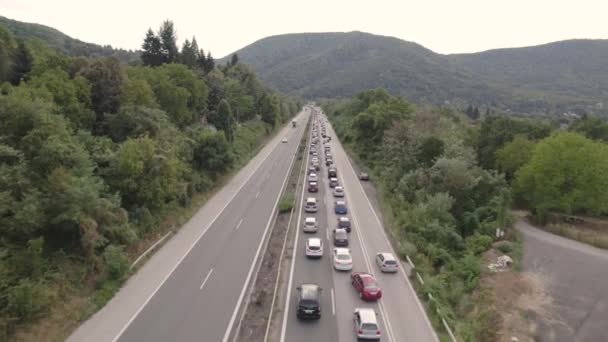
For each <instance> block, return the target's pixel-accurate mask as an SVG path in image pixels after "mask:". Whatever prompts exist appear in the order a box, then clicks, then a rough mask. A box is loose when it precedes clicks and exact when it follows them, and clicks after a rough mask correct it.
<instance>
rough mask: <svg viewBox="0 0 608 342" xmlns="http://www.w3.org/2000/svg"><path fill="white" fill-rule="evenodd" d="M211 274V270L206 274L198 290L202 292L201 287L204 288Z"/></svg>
mask: <svg viewBox="0 0 608 342" xmlns="http://www.w3.org/2000/svg"><path fill="white" fill-rule="evenodd" d="M211 273H213V268H212V269H211V270H210V271H209V273H207V276H206V277H205V280H203V283H202V284H201V287H200V288H199V290H202V289H203V287H205V284H206V283H207V280H209V277H210V276H211Z"/></svg>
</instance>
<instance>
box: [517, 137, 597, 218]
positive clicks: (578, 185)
mask: <svg viewBox="0 0 608 342" xmlns="http://www.w3.org/2000/svg"><path fill="white" fill-rule="evenodd" d="M514 188H515V192H516V194H517V195H518V196H519V198H521V199H523V200H524V201H526V202H527V203H528V204H529V205H530V206H531V207H532V208H533V209H534V211H535V212H536V214H537V215H539V218H541V219H543V218H544V216H545V214H546V213H547V212H548V211H549V210H560V211H564V212H566V213H576V212H583V213H591V214H599V213H602V212H606V210H608V146H606V145H604V144H603V143H598V142H594V141H592V140H590V139H587V138H585V137H584V136H582V135H580V134H578V133H571V132H558V133H555V134H553V135H551V136H550V137H548V138H545V139H543V140H541V141H540V142H538V144H537V145H536V147H535V148H534V152H533V153H532V157H531V158H530V161H529V162H528V163H527V164H525V165H524V166H523V167H522V168H521V169H519V171H517V172H516V174H515V184H514Z"/></svg>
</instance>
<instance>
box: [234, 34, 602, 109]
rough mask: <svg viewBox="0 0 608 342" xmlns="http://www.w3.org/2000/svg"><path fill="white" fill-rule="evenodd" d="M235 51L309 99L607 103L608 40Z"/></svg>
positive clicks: (325, 38)
mask: <svg viewBox="0 0 608 342" xmlns="http://www.w3.org/2000/svg"><path fill="white" fill-rule="evenodd" d="M586 51H591V53H588V54H586ZM235 53H236V54H238V55H239V58H240V59H241V60H242V61H243V62H245V63H248V64H251V65H252V66H253V67H254V68H255V69H256V70H257V71H258V74H259V76H260V79H261V80H263V81H265V82H266V83H267V84H269V85H270V86H271V87H273V88H275V89H278V90H280V91H285V92H289V93H293V94H296V95H300V96H305V97H310V98H315V97H336V96H337V97H341V96H351V95H353V94H355V93H356V92H359V91H362V90H366V89H370V88H376V87H384V88H387V90H389V91H390V92H391V93H393V94H395V95H401V96H405V97H408V98H410V99H412V100H414V101H416V102H431V103H433V104H458V105H465V104H475V105H480V106H487V107H492V108H497V109H501V110H506V111H514V112H518V113H533V114H547V113H558V112H566V111H577V112H592V111H596V112H598V111H599V112H603V111H604V108H603V106H602V105H600V106H599V107H598V106H597V104H598V103H600V104H601V103H603V102H605V101H608V92H606V91H604V89H608V63H605V62H603V61H604V60H608V40H601V39H572V40H564V41H557V42H551V43H546V44H542V45H537V46H531V47H521V48H502V49H492V50H486V51H482V52H476V53H466V54H440V53H435V52H433V51H432V50H430V49H428V48H426V47H424V46H422V45H420V44H418V43H415V42H409V41H405V40H402V39H399V38H395V37H390V36H379V35H373V34H369V33H365V32H361V31H351V32H327V33H293V34H284V35H275V36H270V37H265V38H262V39H259V40H257V41H255V42H253V43H251V44H249V45H247V46H245V47H243V48H242V49H239V50H237V51H235ZM604 58H605V59H604ZM566 66H569V68H566ZM604 75H606V76H604Z"/></svg>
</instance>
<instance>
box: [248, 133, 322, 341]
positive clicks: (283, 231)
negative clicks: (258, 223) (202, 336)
mask: <svg viewBox="0 0 608 342" xmlns="http://www.w3.org/2000/svg"><path fill="white" fill-rule="evenodd" d="M309 127H310V126H308V127H307V129H306V130H305V132H304V135H303V137H302V139H301V141H300V145H299V147H298V150H297V156H296V160H295V161H294V164H293V167H292V169H291V173H290V175H289V179H288V181H287V185H286V188H285V190H284V193H283V194H282V197H281V200H280V201H279V203H278V213H277V216H276V218H275V221H274V222H273V226H272V228H271V232H270V237H269V240H268V244H267V247H266V250H265V252H264V257H263V259H262V263H261V265H260V269H259V272H258V273H257V274H256V277H255V280H254V285H253V287H252V290H251V294H250V297H249V299H248V301H247V304H246V307H245V312H244V313H243V316H242V320H241V322H240V326H239V330H238V332H237V334H238V336H237V340H238V341H251V342H255V341H264V338H265V335H266V330H267V327H268V322H269V319H268V318H269V317H268V316H269V313H270V312H271V310H272V305H273V303H274V301H273V298H274V295H275V293H274V289H275V288H276V283H277V279H278V277H279V267H280V265H281V255H282V253H283V251H284V250H285V243H286V238H287V237H288V236H287V234H288V232H289V229H291V228H293V224H294V222H293V220H292V216H293V212H294V210H293V208H294V207H295V197H296V193H297V191H298V189H299V186H298V185H299V184H300V183H299V178H300V175H301V174H302V173H303V172H304V171H303V167H304V166H305V165H303V163H304V160H305V158H304V150H305V146H306V142H307V139H308V129H309Z"/></svg>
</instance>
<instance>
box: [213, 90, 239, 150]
mask: <svg viewBox="0 0 608 342" xmlns="http://www.w3.org/2000/svg"><path fill="white" fill-rule="evenodd" d="M211 121H212V123H213V125H214V126H215V127H216V128H217V129H219V130H222V131H224V134H225V135H226V140H228V141H229V142H232V141H233V139H234V129H235V124H236V121H235V120H234V116H233V115H232V110H231V109H230V104H229V103H228V101H226V100H222V101H220V104H219V106H218V109H217V113H216V114H215V115H213V118H212V120H211Z"/></svg>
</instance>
